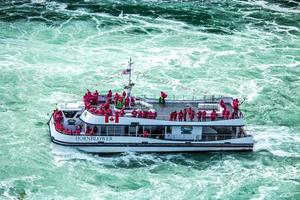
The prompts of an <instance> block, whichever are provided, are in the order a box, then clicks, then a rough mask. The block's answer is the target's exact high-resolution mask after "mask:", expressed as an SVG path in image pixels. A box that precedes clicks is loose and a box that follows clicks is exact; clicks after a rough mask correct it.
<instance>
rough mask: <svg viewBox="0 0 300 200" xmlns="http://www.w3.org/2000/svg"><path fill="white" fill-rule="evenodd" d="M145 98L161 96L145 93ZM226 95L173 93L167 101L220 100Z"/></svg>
mask: <svg viewBox="0 0 300 200" xmlns="http://www.w3.org/2000/svg"><path fill="white" fill-rule="evenodd" d="M142 97H143V98H144V99H157V100H158V99H159V97H160V96H158V95H149V94H148V95H147V94H144V95H143V96H142ZM222 97H224V96H223V95H204V96H199V95H175V94H171V95H169V96H168V97H167V98H166V101H168V100H171V101H187V100H188V101H191V100H193V101H198V100H199V101H203V102H218V100H219V99H221V98H222Z"/></svg>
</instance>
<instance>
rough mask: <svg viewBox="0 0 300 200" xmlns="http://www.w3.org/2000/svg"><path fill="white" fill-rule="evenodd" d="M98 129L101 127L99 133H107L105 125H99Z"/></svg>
mask: <svg viewBox="0 0 300 200" xmlns="http://www.w3.org/2000/svg"><path fill="white" fill-rule="evenodd" d="M100 129H101V132H100V133H101V135H106V133H107V131H106V126H101V127H100Z"/></svg>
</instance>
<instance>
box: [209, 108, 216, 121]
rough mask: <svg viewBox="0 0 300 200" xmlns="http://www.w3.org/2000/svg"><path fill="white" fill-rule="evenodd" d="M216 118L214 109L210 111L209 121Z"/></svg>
mask: <svg viewBox="0 0 300 200" xmlns="http://www.w3.org/2000/svg"><path fill="white" fill-rule="evenodd" d="M216 119H217V112H216V110H213V111H212V112H211V113H210V120H211V121H215V120H216Z"/></svg>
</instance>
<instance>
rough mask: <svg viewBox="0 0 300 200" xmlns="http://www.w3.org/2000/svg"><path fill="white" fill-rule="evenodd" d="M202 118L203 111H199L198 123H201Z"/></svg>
mask: <svg viewBox="0 0 300 200" xmlns="http://www.w3.org/2000/svg"><path fill="white" fill-rule="evenodd" d="M201 117H202V112H201V110H199V111H198V113H197V120H198V122H199V121H201Z"/></svg>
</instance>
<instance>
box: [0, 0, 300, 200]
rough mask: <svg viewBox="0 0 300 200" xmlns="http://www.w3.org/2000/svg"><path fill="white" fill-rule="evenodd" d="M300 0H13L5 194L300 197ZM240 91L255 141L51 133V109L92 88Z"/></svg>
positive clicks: (1, 81)
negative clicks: (99, 144) (104, 140)
mask: <svg viewBox="0 0 300 200" xmlns="http://www.w3.org/2000/svg"><path fill="white" fill-rule="evenodd" d="M299 29H300V3H298V2H297V1H296V0H268V1H263V0H261V1H250V0H249V1H243V0H232V1H223V0H211V1H208V0H207V1H171V0H164V1H163V0H160V1H154V0H143V1H129V0H126V1H112V0H110V1H104V0H103V1H100V0H98V1H96V0H95V1H94V0H85V1H79V0H73V1H67V0H61V1H44V0H32V1H29V0H24V1H21V0H20V1H8V0H2V1H1V2H0V199H238V200H239V199H272V200H273V199H300V148H299V147H300V129H299V128H300V117H299V113H300V90H299V87H300V78H299V77H300V30H299ZM129 57H132V59H133V60H134V62H135V68H134V77H133V79H134V82H135V83H136V86H135V88H134V93H135V94H138V95H142V94H147V95H153V94H158V93H159V92H160V91H161V90H163V91H166V92H167V93H168V94H169V96H173V95H175V97H181V96H183V95H187V94H190V96H192V95H194V96H202V95H204V94H224V95H225V94H226V95H232V96H234V97H239V98H246V101H245V103H244V104H243V105H242V110H243V111H244V114H245V116H246V121H247V131H248V133H250V134H253V135H254V139H255V147H254V151H253V152H248V153H205V154H134V153H127V154H121V155H114V156H105V157H103V156H98V155H90V154H85V153H82V152H78V151H76V150H75V149H69V148H63V147H57V146H55V145H53V144H52V143H51V142H50V139H49V134H48V127H47V125H46V122H47V120H48V119H49V113H51V111H52V110H53V109H54V108H55V106H56V104H57V103H58V102H64V101H77V100H81V98H82V95H83V93H84V92H85V90H86V89H87V88H89V89H91V90H95V89H98V90H99V91H107V90H108V89H110V88H112V89H114V90H121V89H122V87H123V84H124V83H125V81H126V77H122V75H121V71H122V70H123V69H124V66H125V65H126V63H127V61H128V59H129Z"/></svg>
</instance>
